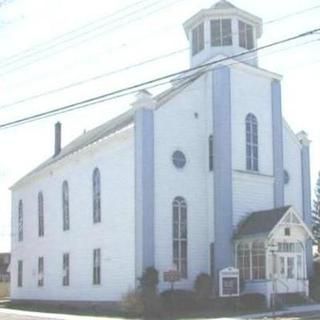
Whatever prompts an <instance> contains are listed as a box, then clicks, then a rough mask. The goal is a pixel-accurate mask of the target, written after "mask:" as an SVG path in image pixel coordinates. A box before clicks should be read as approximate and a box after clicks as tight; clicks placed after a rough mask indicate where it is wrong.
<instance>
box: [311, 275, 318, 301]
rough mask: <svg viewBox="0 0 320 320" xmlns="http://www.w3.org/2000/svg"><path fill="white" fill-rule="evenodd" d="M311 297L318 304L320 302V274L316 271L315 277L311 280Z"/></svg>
mask: <svg viewBox="0 0 320 320" xmlns="http://www.w3.org/2000/svg"><path fill="white" fill-rule="evenodd" d="M309 286H310V296H311V298H312V299H314V300H315V301H317V302H320V274H319V273H318V272H317V271H316V270H315V275H314V277H313V278H312V279H310V280H309Z"/></svg>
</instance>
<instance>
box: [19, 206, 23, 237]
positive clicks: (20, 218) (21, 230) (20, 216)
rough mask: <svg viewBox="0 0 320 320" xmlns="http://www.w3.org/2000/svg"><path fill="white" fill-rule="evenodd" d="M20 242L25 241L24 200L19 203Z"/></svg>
mask: <svg viewBox="0 0 320 320" xmlns="http://www.w3.org/2000/svg"><path fill="white" fill-rule="evenodd" d="M18 240H19V241H22V240H23V203H22V200H20V201H19V208H18Z"/></svg>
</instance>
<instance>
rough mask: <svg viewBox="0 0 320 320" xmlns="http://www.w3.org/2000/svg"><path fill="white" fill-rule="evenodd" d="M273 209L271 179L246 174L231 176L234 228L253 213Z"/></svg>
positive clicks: (235, 173)
mask: <svg viewBox="0 0 320 320" xmlns="http://www.w3.org/2000/svg"><path fill="white" fill-rule="evenodd" d="M272 208H273V178H272V177H263V176H258V175H250V174H246V173H240V172H234V174H233V225H234V227H236V226H237V224H238V223H239V222H240V221H241V220H242V219H243V218H244V217H246V216H248V215H249V214H250V213H252V212H254V211H259V210H267V209H272Z"/></svg>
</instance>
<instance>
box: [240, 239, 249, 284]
mask: <svg viewBox="0 0 320 320" xmlns="http://www.w3.org/2000/svg"><path fill="white" fill-rule="evenodd" d="M237 266H238V269H239V271H240V279H241V280H249V279H250V248H249V245H248V244H246V243H239V244H238V247H237Z"/></svg>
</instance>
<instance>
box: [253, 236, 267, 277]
mask: <svg viewBox="0 0 320 320" xmlns="http://www.w3.org/2000/svg"><path fill="white" fill-rule="evenodd" d="M265 278H266V250H265V246H264V243H263V241H254V242H253V243H252V279H253V280H259V279H265Z"/></svg>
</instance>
